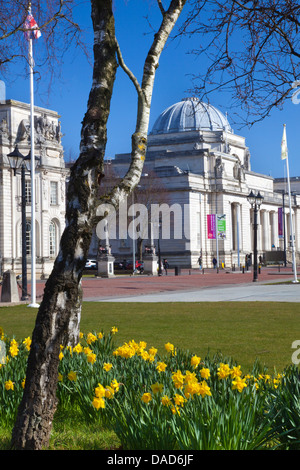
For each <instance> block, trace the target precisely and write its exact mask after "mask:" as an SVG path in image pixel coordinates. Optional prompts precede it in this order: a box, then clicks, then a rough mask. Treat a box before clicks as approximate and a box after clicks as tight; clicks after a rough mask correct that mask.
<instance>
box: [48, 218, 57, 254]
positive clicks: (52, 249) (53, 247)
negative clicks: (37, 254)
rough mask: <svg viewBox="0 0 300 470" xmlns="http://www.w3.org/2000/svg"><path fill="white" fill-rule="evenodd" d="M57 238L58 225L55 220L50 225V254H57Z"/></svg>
mask: <svg viewBox="0 0 300 470" xmlns="http://www.w3.org/2000/svg"><path fill="white" fill-rule="evenodd" d="M56 240H57V227H56V224H55V222H53V220H52V221H51V222H50V225H49V255H50V256H55V255H56Z"/></svg>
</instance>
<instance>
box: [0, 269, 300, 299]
mask: <svg viewBox="0 0 300 470" xmlns="http://www.w3.org/2000/svg"><path fill="white" fill-rule="evenodd" d="M298 277H299V278H300V273H298ZM293 280H294V275H293V272H292V270H291V268H290V267H287V268H280V269H279V268H278V267H271V268H262V269H261V273H260V274H259V275H258V282H253V273H252V271H251V270H249V271H246V272H244V273H242V272H240V271H229V270H228V271H227V270H226V269H225V270H220V271H219V272H217V271H216V270H214V269H206V270H204V274H202V273H200V272H199V270H196V269H193V270H182V271H181V274H180V275H179V276H175V275H174V271H172V270H170V271H169V272H168V275H163V276H159V277H158V276H147V275H139V274H136V275H134V276H133V275H117V276H116V277H114V278H112V279H106V278H98V277H96V276H93V275H92V274H91V275H90V276H84V277H83V280H82V287H83V300H84V301H87V302H89V301H93V302H222V301H226V302H228V301H230V302H231V301H234V302H242V301H264V302H300V283H293V282H289V283H288V282H287V281H293ZM44 285H45V281H37V284H36V292H37V301H38V302H40V301H41V299H42V296H43V290H44ZM28 291H29V293H30V284H29V286H28ZM19 303H20V304H21V303H28V302H19ZM5 305H12V304H7V303H3V302H0V306H5Z"/></svg>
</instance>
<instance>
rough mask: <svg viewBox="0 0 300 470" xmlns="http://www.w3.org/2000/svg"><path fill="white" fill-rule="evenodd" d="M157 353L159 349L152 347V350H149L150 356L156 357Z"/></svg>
mask: <svg viewBox="0 0 300 470" xmlns="http://www.w3.org/2000/svg"><path fill="white" fill-rule="evenodd" d="M156 353H157V349H156V348H154V347H153V346H152V348H150V349H149V354H150V356H155V354H156Z"/></svg>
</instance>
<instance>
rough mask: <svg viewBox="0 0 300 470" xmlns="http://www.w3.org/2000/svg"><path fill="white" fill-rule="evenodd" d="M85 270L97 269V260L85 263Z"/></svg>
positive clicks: (89, 260) (88, 260)
mask: <svg viewBox="0 0 300 470" xmlns="http://www.w3.org/2000/svg"><path fill="white" fill-rule="evenodd" d="M85 269H97V260H95V259H87V260H86V263H85Z"/></svg>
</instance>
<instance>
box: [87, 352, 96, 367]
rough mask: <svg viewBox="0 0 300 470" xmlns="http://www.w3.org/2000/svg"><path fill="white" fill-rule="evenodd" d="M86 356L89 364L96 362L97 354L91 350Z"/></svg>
mask: <svg viewBox="0 0 300 470" xmlns="http://www.w3.org/2000/svg"><path fill="white" fill-rule="evenodd" d="M86 358H87V361H88V362H89V363H90V364H94V363H95V362H96V358H97V356H96V354H95V353H93V352H91V353H90V354H87V356H86Z"/></svg>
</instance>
